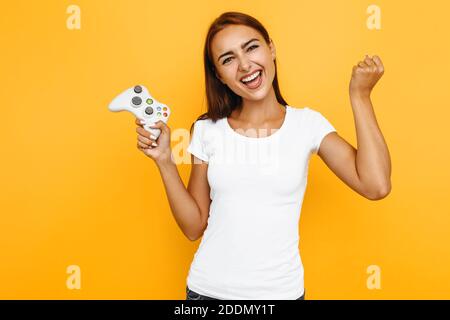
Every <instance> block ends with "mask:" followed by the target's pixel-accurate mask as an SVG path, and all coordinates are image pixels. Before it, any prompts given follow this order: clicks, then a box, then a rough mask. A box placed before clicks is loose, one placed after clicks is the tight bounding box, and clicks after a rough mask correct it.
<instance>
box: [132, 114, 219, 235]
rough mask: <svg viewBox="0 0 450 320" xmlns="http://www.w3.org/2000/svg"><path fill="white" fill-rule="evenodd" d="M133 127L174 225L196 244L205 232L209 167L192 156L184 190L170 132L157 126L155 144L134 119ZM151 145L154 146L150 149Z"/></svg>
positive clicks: (208, 205)
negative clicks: (158, 177)
mask: <svg viewBox="0 0 450 320" xmlns="http://www.w3.org/2000/svg"><path fill="white" fill-rule="evenodd" d="M136 124H138V126H139V127H138V128H137V129H136V131H137V132H138V134H139V135H138V149H139V150H141V151H142V152H143V153H144V154H145V155H147V156H148V157H150V158H152V159H153V160H154V161H155V163H156V165H157V167H158V169H159V172H160V174H161V178H162V180H163V183H164V188H165V190H166V195H167V199H168V200H169V205H170V209H171V211H172V214H173V216H174V218H175V221H176V222H177V224H178V226H179V227H180V229H181V230H182V232H183V233H184V234H185V235H186V237H187V238H188V239H189V240H191V241H195V240H197V239H198V238H200V237H201V236H202V235H203V232H204V230H205V229H206V226H207V221H208V216H209V207H210V203H211V200H210V197H209V191H210V189H209V184H208V180H207V169H208V164H207V163H205V162H203V161H202V160H200V159H198V158H196V157H195V156H193V155H191V160H192V161H191V162H192V169H191V175H190V178H189V184H188V188H187V189H186V187H185V186H184V183H183V181H182V180H181V177H180V175H179V173H178V168H177V166H176V164H175V163H174V162H173V160H172V151H171V149H170V128H169V127H168V126H167V125H166V124H165V123H164V122H162V121H160V122H157V123H156V124H155V126H154V127H155V128H158V129H160V130H161V134H160V136H159V137H158V139H157V140H156V141H155V140H154V139H152V138H151V137H150V133H149V132H148V131H146V130H145V129H144V128H143V127H142V125H141V124H140V123H138V120H137V119H136ZM153 142H156V144H157V145H156V146H152V143H153ZM194 157H195V161H194Z"/></svg>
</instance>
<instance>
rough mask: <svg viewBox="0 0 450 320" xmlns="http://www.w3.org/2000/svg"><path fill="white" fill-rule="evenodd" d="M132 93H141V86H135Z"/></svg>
mask: <svg viewBox="0 0 450 320" xmlns="http://www.w3.org/2000/svg"><path fill="white" fill-rule="evenodd" d="M134 92H136V93H141V92H142V87H141V86H135V87H134Z"/></svg>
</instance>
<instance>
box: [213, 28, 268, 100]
mask: <svg viewBox="0 0 450 320" xmlns="http://www.w3.org/2000/svg"><path fill="white" fill-rule="evenodd" d="M211 51H212V55H213V60H214V66H215V69H216V76H217V78H218V79H220V81H222V83H224V84H225V85H227V86H228V87H229V88H230V89H231V90H232V91H233V92H234V93H236V94H237V95H239V96H241V97H242V98H243V99H248V100H260V99H262V98H264V97H266V95H267V94H268V93H269V92H270V90H272V89H273V88H272V83H273V79H274V77H275V63H274V60H275V46H274V44H273V43H272V42H270V44H269V45H267V43H266V42H265V40H264V38H263V37H262V36H261V35H260V34H259V33H258V31H256V30H255V29H253V28H251V27H248V26H244V25H229V26H227V27H226V28H225V29H223V30H221V31H219V32H218V33H217V34H216V35H215V36H214V38H213V40H212V42H211ZM258 70H261V75H260V77H258V78H256V79H255V81H254V82H253V83H249V84H248V85H246V84H244V83H243V82H242V81H241V80H242V79H243V78H244V79H245V78H246V77H247V76H249V75H252V74H253V73H254V72H255V71H258ZM259 83H260V85H259V86H258V87H257V88H255V86H257V85H258V84H259Z"/></svg>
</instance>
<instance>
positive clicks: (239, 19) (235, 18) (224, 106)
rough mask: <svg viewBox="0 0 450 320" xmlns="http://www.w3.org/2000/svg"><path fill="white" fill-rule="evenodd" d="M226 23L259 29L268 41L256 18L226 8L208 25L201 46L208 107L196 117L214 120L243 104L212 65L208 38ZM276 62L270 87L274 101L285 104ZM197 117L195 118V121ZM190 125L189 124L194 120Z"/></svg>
mask: <svg viewBox="0 0 450 320" xmlns="http://www.w3.org/2000/svg"><path fill="white" fill-rule="evenodd" d="M228 25H245V26H249V27H251V28H253V29H255V30H256V31H258V32H259V33H260V34H261V36H262V37H263V38H264V40H265V41H266V43H267V45H269V44H270V37H269V33H268V32H267V30H266V29H265V28H264V26H263V25H262V24H261V23H260V22H259V21H258V20H256V19H255V18H253V17H251V16H249V15H247V14H245V13H240V12H225V13H223V14H221V15H220V16H219V17H218V18H216V19H215V20H214V21H213V23H212V24H211V26H210V27H209V29H208V33H207V35H206V41H205V47H204V50H203V59H204V68H205V87H206V100H207V108H208V111H207V112H206V113H204V114H202V115H200V116H199V117H198V118H197V120H203V119H211V120H212V121H213V122H216V121H217V120H219V119H222V118H224V117H228V116H229V115H230V114H231V112H232V111H233V110H234V109H236V108H238V107H240V106H241V104H242V97H240V96H239V95H237V94H235V93H234V92H233V91H231V90H230V88H228V86H226V85H225V84H223V83H222V82H221V81H220V80H219V79H218V78H217V77H216V71H215V67H214V62H213V57H212V53H211V42H212V39H213V37H214V36H215V35H216V34H217V33H218V32H219V31H220V30H222V29H224V28H226V27H227V26H228ZM274 63H275V78H274V79H273V89H274V91H275V95H276V98H277V101H278V102H279V103H281V104H282V105H284V106H286V105H287V104H288V103H287V102H286V101H285V100H284V98H283V97H282V95H281V92H280V88H279V86H278V77H277V62H276V59H275V60H274ZM197 120H196V121H197ZM196 121H194V123H193V124H192V125H191V129H190V131H191V134H192V128H193V126H194V124H195V122H196Z"/></svg>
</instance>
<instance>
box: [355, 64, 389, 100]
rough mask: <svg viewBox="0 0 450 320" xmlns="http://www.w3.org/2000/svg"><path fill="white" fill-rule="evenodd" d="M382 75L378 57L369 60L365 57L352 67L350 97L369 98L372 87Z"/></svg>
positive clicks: (382, 70)
mask: <svg viewBox="0 0 450 320" xmlns="http://www.w3.org/2000/svg"><path fill="white" fill-rule="evenodd" d="M383 74H384V66H383V63H382V62H381V59H380V58H379V57H378V56H373V57H372V58H370V57H369V56H368V55H366V56H365V58H364V61H360V62H359V63H358V64H357V65H356V66H353V71H352V78H351V80H350V86H349V89H350V95H366V96H370V93H371V92H372V89H373V87H374V86H375V84H376V83H377V82H378V80H380V78H381V76H382V75H383Z"/></svg>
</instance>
